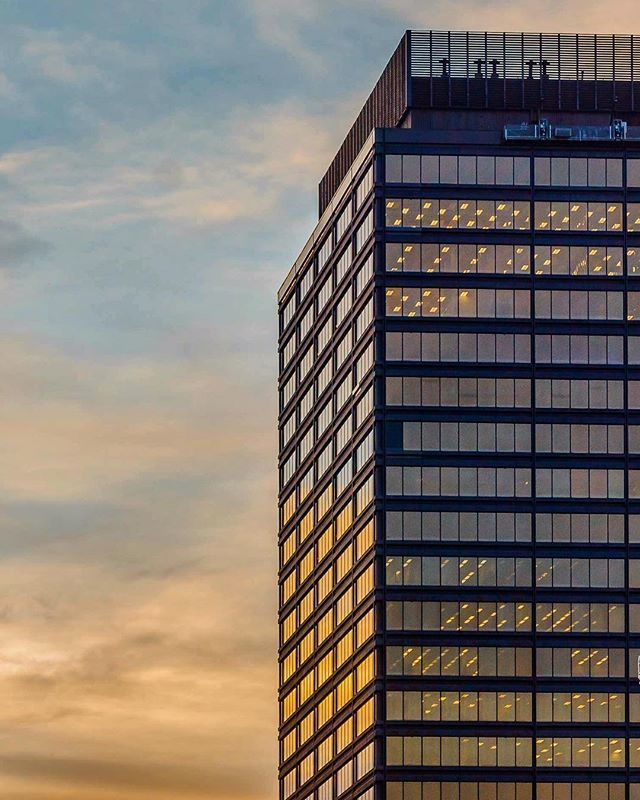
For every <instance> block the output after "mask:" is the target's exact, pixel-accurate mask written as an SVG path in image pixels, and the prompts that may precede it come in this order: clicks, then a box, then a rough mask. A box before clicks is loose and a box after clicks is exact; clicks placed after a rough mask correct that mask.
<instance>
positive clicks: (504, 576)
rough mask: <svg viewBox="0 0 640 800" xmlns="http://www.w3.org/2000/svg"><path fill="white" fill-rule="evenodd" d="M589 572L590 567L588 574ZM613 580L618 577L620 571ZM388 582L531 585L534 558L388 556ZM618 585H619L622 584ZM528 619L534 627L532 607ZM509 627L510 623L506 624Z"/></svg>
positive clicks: (467, 585)
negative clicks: (532, 560)
mask: <svg viewBox="0 0 640 800" xmlns="http://www.w3.org/2000/svg"><path fill="white" fill-rule="evenodd" d="M576 560H578V559H576ZM585 560H586V561H588V560H589V559H585ZM542 561H543V559H538V564H539V565H540V566H539V572H538V581H537V583H538V585H540V586H543V585H547V584H545V583H544V580H543V579H542V577H540V576H542V575H543V574H544V573H543V567H542V565H541V562H542ZM605 562H606V559H605ZM620 566H622V564H621V563H620ZM588 571H589V570H588V567H587V575H588ZM576 572H577V569H576ZM605 575H606V570H605ZM613 577H615V578H618V571H617V570H616V571H615V573H613ZM623 577H624V576H623ZM576 580H577V578H576ZM386 582H387V586H464V587H470V586H512V587H515V586H531V585H532V581H531V559H530V558H517V557H515V556H499V557H496V556H472V555H464V556H422V557H420V556H387V559H386ZM623 582H624V581H623ZM614 585H615V586H618V582H617V581H616V582H615V583H614ZM525 616H526V620H527V622H528V624H529V628H530V626H531V609H530V608H529V609H528V611H527V613H526V615H525ZM514 619H515V617H514ZM505 624H509V622H508V621H506V622H505ZM513 624H515V622H514V621H511V625H513ZM523 624H526V623H523Z"/></svg>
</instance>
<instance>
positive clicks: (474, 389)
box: [386, 376, 640, 408]
mask: <svg viewBox="0 0 640 800" xmlns="http://www.w3.org/2000/svg"><path fill="white" fill-rule="evenodd" d="M538 383H539V381H538ZM618 383H620V384H621V382H618ZM386 388H387V397H386V400H387V405H390V406H425V407H439V406H453V407H468V408H529V407H530V406H531V381H530V380H529V379H528V378H475V377H469V378H452V377H444V376H443V377H424V378H418V377H411V376H407V377H389V378H387V380H386ZM639 395H640V393H639Z"/></svg>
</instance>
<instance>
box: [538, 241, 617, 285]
mask: <svg viewBox="0 0 640 800" xmlns="http://www.w3.org/2000/svg"><path fill="white" fill-rule="evenodd" d="M533 264H534V267H533V268H534V272H535V274H536V275H577V276H580V275H594V276H598V277H604V276H607V275H622V274H623V272H624V269H623V265H624V261H623V255H622V248H621V247H599V246H593V247H586V246H583V247H575V246H566V245H565V246H563V245H553V246H551V245H536V247H535V250H534V262H533Z"/></svg>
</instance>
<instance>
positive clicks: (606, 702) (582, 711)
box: [536, 692, 625, 722]
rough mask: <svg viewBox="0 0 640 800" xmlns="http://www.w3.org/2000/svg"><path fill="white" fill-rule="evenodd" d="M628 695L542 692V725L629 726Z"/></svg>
mask: <svg viewBox="0 0 640 800" xmlns="http://www.w3.org/2000/svg"><path fill="white" fill-rule="evenodd" d="M624 706H625V704H624V695H623V694H616V693H613V692H540V693H539V694H537V695H536V710H537V717H538V721H539V722H625V707H624Z"/></svg>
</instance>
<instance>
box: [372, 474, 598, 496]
mask: <svg viewBox="0 0 640 800" xmlns="http://www.w3.org/2000/svg"><path fill="white" fill-rule="evenodd" d="M603 471H605V470H603ZM612 471H613V470H612ZM386 474H387V494H388V495H389V496H394V495H396V496H402V495H408V496H411V495H416V496H423V497H429V496H436V497H437V496H442V497H446V496H449V497H530V496H531V470H529V469H526V468H513V467H387V470H386Z"/></svg>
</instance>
